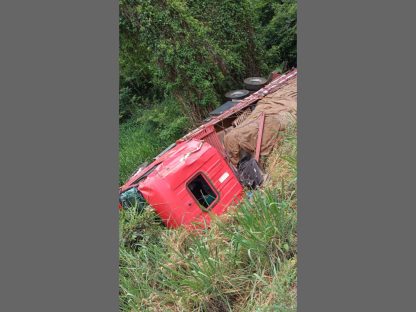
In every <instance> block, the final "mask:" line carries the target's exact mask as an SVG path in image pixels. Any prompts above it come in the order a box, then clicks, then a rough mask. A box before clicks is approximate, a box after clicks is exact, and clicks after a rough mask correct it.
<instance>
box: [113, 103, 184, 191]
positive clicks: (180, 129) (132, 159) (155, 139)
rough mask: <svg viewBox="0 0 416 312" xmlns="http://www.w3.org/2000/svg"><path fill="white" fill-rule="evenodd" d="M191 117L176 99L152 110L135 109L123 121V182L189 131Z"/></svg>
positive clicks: (120, 146) (121, 171)
mask: <svg viewBox="0 0 416 312" xmlns="http://www.w3.org/2000/svg"><path fill="white" fill-rule="evenodd" d="M189 127H190V120H189V118H188V117H186V116H185V115H183V114H180V112H179V109H178V107H177V106H176V103H175V102H174V101H164V102H162V103H160V104H159V105H155V106H154V107H152V108H151V109H142V110H141V111H140V112H136V113H135V115H134V117H133V118H131V119H130V120H128V121H126V122H124V123H122V124H120V134H119V159H120V162H119V167H120V174H119V176H120V180H119V183H120V184H123V183H124V182H125V181H126V179H127V178H128V177H129V176H130V174H131V173H132V172H133V171H134V170H135V169H136V168H137V167H138V166H139V165H140V164H142V163H144V162H146V161H147V162H150V161H151V160H152V159H153V157H155V156H156V155H157V154H159V153H160V152H161V151H162V150H163V149H164V148H166V147H167V146H169V145H170V144H171V143H173V142H175V141H176V140H177V139H179V138H180V137H182V136H183V135H184V134H185V133H186V131H187V130H190V128H189Z"/></svg>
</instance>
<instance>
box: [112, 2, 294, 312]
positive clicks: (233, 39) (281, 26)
mask: <svg viewBox="0 0 416 312" xmlns="http://www.w3.org/2000/svg"><path fill="white" fill-rule="evenodd" d="M119 4H120V22H119V25H120V59H119V63H120V94H119V95H120V110H119V118H120V140H119V155H120V176H119V182H120V184H122V183H124V181H125V180H126V179H127V178H128V177H129V175H130V174H131V173H132V172H133V171H134V170H135V169H136V168H137V167H138V166H139V165H140V164H141V163H143V162H145V161H151V160H152V158H153V157H155V156H156V155H157V154H159V153H160V152H161V151H162V150H163V149H164V148H165V147H167V146H168V145H170V144H171V143H173V142H174V141H175V140H177V139H178V138H180V137H181V136H182V135H184V134H185V133H187V132H188V131H189V130H191V129H193V128H194V127H195V126H196V125H197V124H198V123H200V122H201V120H203V119H204V118H205V117H206V116H207V114H208V112H209V111H210V110H212V109H214V108H215V107H217V106H218V105H220V104H221V103H222V101H224V98H223V94H224V93H225V92H226V91H228V90H230V89H234V88H241V83H242V81H243V79H244V78H246V77H248V76H254V75H262V76H268V74H269V73H270V72H271V71H273V70H275V69H279V70H283V71H284V70H286V69H288V68H290V67H292V66H296V10H297V4H296V1H293V0H289V1H284V0H283V1H279V0H210V1H208V0H186V1H185V0H119ZM268 173H269V180H268V181H267V183H266V184H265V188H264V189H263V190H258V191H255V192H253V193H252V196H249V197H247V199H246V200H245V201H244V202H242V203H241V204H240V205H239V206H238V207H235V209H232V210H231V211H230V212H229V213H227V214H226V215H223V216H221V217H219V218H216V219H215V220H214V221H213V222H212V226H211V227H210V229H208V230H206V231H205V232H204V233H199V234H197V233H190V232H189V231H186V230H184V229H179V230H168V229H166V228H164V227H163V226H162V225H161V222H160V220H159V219H158V217H157V215H156V214H155V213H154V212H153V211H152V210H151V209H150V208H149V207H148V208H146V209H145V211H144V212H143V213H141V214H137V213H136V212H135V211H134V210H130V211H123V212H122V213H121V214H120V221H119V226H120V241H119V247H120V267H119V272H120V309H121V310H122V311H247V312H248V311H295V310H296V261H297V255H296V129H291V130H290V131H288V134H287V137H286V138H285V140H284V141H283V143H282V144H281V146H279V148H278V149H276V150H275V151H274V153H273V154H272V155H271V156H270V157H269V159H268Z"/></svg>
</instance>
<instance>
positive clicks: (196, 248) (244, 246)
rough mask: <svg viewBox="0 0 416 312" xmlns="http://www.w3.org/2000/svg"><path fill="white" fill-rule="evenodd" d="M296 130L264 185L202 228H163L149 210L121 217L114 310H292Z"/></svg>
mask: <svg viewBox="0 0 416 312" xmlns="http://www.w3.org/2000/svg"><path fill="white" fill-rule="evenodd" d="M295 131H296V129H290V130H289V131H288V135H287V136H286V137H285V140H284V141H283V143H282V144H281V145H280V147H279V148H278V149H276V150H275V151H274V152H273V153H272V154H271V156H270V157H269V160H268V162H267V171H268V172H270V176H269V181H267V183H266V184H265V188H264V189H262V190H257V191H255V192H253V194H252V196H251V197H247V198H246V199H245V200H244V201H243V202H242V203H240V204H239V205H238V207H234V208H233V209H231V210H230V211H229V212H228V213H227V214H225V215H223V216H221V217H218V218H214V220H213V222H212V225H211V227H210V228H209V229H207V230H204V231H202V232H190V231H187V230H185V229H177V230H169V229H166V228H164V227H163V226H162V225H161V222H160V220H159V219H158V217H157V215H156V214H155V213H154V212H153V210H152V209H151V208H150V207H148V208H146V209H145V211H144V213H142V214H137V213H136V212H135V211H123V212H122V213H121V214H120V221H119V223H120V241H119V248H120V265H119V274H120V310H122V311H247V312H249V311H296V283H297V274H296V263H297V252H296V246H297V234H296V222H297V210H296V207H297V205H296V136H295V134H296V132H295ZM138 139H140V138H138ZM126 150H127V151H128V150H129V149H125V150H122V149H121V150H120V155H121V156H123V157H124V155H125V154H124V151H126ZM148 152H149V155H150V153H151V150H150V147H149V151H148ZM127 155H129V154H127ZM141 155H147V154H146V153H145V152H143V153H142V154H141ZM129 157H130V158H133V156H132V155H129ZM141 157H142V156H141ZM125 164H126V166H127V162H126V163H125Z"/></svg>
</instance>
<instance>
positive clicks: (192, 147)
mask: <svg viewBox="0 0 416 312" xmlns="http://www.w3.org/2000/svg"><path fill="white" fill-rule="evenodd" d="M214 133H215V132H214ZM181 145H185V146H186V148H184V149H182V152H180V153H174V154H172V155H171V157H169V158H167V159H165V161H163V162H162V163H161V164H160V165H159V166H158V167H157V168H156V169H155V170H154V171H153V172H152V173H151V174H150V175H149V176H148V177H147V178H146V179H145V180H144V181H142V182H141V183H140V184H139V186H138V188H139V190H140V192H141V193H142V194H143V197H144V198H145V199H146V201H147V202H148V203H149V204H150V205H151V206H152V207H153V208H154V209H155V211H156V212H157V213H158V214H159V216H160V217H161V218H162V220H163V222H164V223H165V224H166V226H168V227H172V228H175V227H178V226H181V225H185V226H189V227H192V226H193V223H195V222H196V223H199V226H201V224H202V225H208V224H209V223H210V221H211V217H210V214H211V213H212V214H215V215H220V214H222V213H224V212H225V211H226V210H227V208H228V207H229V206H230V205H232V204H233V203H237V202H239V201H240V200H241V198H242V196H243V188H242V186H241V184H240V182H239V181H238V179H237V178H236V176H235V175H234V173H233V171H232V169H231V168H230V166H229V165H228V164H227V162H226V161H225V159H224V158H223V157H222V155H221V154H220V153H219V152H218V151H217V149H216V148H214V147H212V146H211V145H210V144H206V143H204V142H203V141H200V140H190V141H187V142H184V143H181ZM200 172H201V173H203V175H204V176H205V177H206V178H207V179H209V181H210V183H211V184H212V186H213V187H214V188H215V191H216V192H217V193H218V201H217V202H216V203H215V204H214V206H213V207H212V209H210V212H204V211H203V210H202V209H201V208H200V207H199V205H198V203H197V202H196V201H195V198H194V197H193V196H192V194H191V192H190V191H189V190H188V188H187V183H188V182H189V181H190V180H192V178H193V177H194V176H195V175H196V174H198V173H200Z"/></svg>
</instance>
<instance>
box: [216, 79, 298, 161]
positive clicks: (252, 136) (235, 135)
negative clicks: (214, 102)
mask: <svg viewBox="0 0 416 312" xmlns="http://www.w3.org/2000/svg"><path fill="white" fill-rule="evenodd" d="M262 112H264V114H265V120H264V131H263V139H262V144H261V153H260V154H261V155H262V156H265V155H268V154H269V153H270V151H271V150H272V148H273V146H274V145H275V143H276V140H277V139H278V137H279V132H280V131H283V130H285V129H286V127H287V126H288V124H289V123H291V122H296V112H297V79H296V78H293V79H291V80H289V81H288V82H287V83H286V84H285V85H284V86H282V87H281V88H280V89H279V90H277V91H276V92H274V93H271V94H269V95H267V96H265V97H264V98H263V99H261V100H259V101H258V102H257V105H256V108H255V109H254V110H253V112H252V113H251V114H250V116H248V117H247V119H245V120H244V121H243V122H242V123H241V124H240V125H238V126H237V127H235V128H233V129H232V130H231V131H229V132H228V133H227V134H225V136H224V147H225V150H226V151H227V153H228V156H229V157H230V160H231V162H232V163H233V164H234V165H237V163H238V161H239V155H240V149H244V150H246V151H248V152H250V153H252V154H254V153H255V149H256V143H257V136H258V132H259V120H260V119H259V117H260V115H261V113H262Z"/></svg>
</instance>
